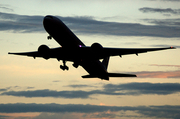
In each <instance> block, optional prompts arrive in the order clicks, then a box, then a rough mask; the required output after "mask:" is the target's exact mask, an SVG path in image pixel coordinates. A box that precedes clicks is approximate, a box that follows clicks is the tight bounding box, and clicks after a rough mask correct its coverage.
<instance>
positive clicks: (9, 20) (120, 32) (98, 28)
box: [0, 12, 180, 37]
mask: <svg viewBox="0 0 180 119" xmlns="http://www.w3.org/2000/svg"><path fill="white" fill-rule="evenodd" d="M57 17H59V18H60V19H61V20H62V21H63V22H65V24H67V26H68V27H70V28H71V29H72V30H73V31H74V32H75V33H78V34H86V35H91V34H92V35H96V34H100V35H115V36H152V37H153V36H156V37H180V34H179V33H180V28H179V27H175V26H171V27H170V26H163V25H161V26H159V25H154V26H150V25H142V24H139V23H118V22H105V21H98V20H95V19H93V17H87V16H83V17H62V16H57ZM43 18H44V16H27V15H17V14H8V13H2V12H0V28H1V29H0V31H12V32H20V33H24V32H26V33H36V32H40V33H42V32H45V30H44V29H43V25H42V22H43Z"/></svg>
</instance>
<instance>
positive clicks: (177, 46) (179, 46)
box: [150, 45, 180, 48]
mask: <svg viewBox="0 0 180 119" xmlns="http://www.w3.org/2000/svg"><path fill="white" fill-rule="evenodd" d="M150 46H151V47H169V45H150ZM173 47H175V48H180V45H173Z"/></svg>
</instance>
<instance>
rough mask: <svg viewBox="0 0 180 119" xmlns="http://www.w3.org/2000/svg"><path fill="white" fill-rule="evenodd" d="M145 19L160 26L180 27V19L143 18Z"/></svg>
mask: <svg viewBox="0 0 180 119" xmlns="http://www.w3.org/2000/svg"><path fill="white" fill-rule="evenodd" d="M143 21H145V22H148V23H151V24H155V25H160V26H176V27H180V19H143Z"/></svg>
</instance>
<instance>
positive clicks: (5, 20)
mask: <svg viewBox="0 0 180 119" xmlns="http://www.w3.org/2000/svg"><path fill="white" fill-rule="evenodd" d="M42 21H43V17H42V16H27V15H17V14H8V13H2V12H0V28H1V29H0V30H1V31H6V30H9V31H13V32H30V33H31V32H44V29H43V25H42Z"/></svg>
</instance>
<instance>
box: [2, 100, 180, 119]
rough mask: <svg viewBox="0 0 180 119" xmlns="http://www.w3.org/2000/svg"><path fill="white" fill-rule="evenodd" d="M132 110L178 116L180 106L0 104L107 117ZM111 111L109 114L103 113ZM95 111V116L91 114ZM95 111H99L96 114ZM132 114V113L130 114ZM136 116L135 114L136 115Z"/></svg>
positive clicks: (10, 109)
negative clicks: (114, 113)
mask: <svg viewBox="0 0 180 119" xmlns="http://www.w3.org/2000/svg"><path fill="white" fill-rule="evenodd" d="M118 111H124V112H126V111H134V112H136V113H139V114H141V115H140V116H141V117H142V116H144V117H151V118H152V117H153V118H171V119H172V118H173V119H179V118H180V113H179V111H180V106H178V105H177V106H170V105H163V106H136V107H135V106H133V107H131V106H100V105H89V104H87V105H82V104H54V103H53V104H35V103H32V104H25V103H16V104H0V112H1V113H25V112H48V113H85V114H86V115H83V116H87V114H91V117H101V118H102V117H109V118H114V117H116V116H118V115H113V112H116V113H117V112H118ZM103 112H111V114H107V113H103ZM93 113H96V116H93V115H92V114H93ZM97 113H101V114H98V115H97ZM131 116H132V115H131ZM136 116H137V115H136Z"/></svg>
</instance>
